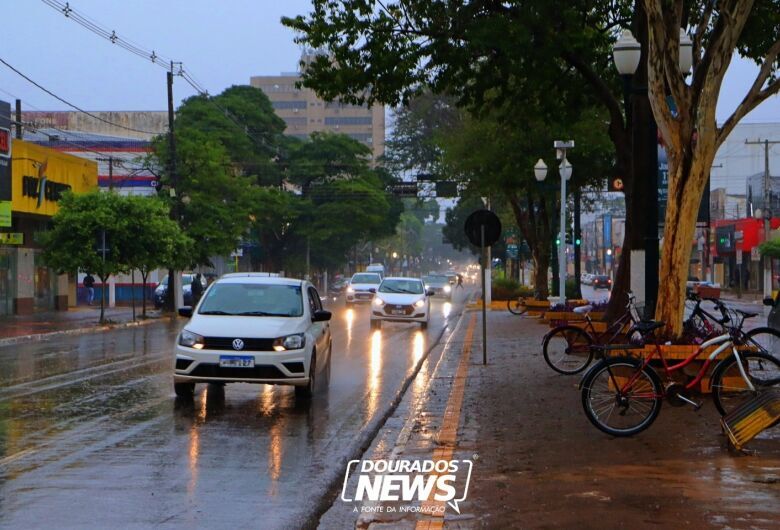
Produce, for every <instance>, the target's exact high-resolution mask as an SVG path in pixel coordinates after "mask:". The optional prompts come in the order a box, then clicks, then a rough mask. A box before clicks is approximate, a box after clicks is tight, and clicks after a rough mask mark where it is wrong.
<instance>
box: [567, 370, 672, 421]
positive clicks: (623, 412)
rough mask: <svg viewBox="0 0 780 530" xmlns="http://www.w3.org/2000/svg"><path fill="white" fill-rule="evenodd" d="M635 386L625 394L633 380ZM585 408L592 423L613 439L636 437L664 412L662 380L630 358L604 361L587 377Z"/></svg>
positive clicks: (583, 398)
mask: <svg viewBox="0 0 780 530" xmlns="http://www.w3.org/2000/svg"><path fill="white" fill-rule="evenodd" d="M634 377H636V379H635V381H634V383H633V384H632V385H631V386H630V387H629V388H627V389H626V390H625V391H623V392H621V387H623V386H624V385H625V384H626V383H627V382H628V381H629V380H630V379H631V378H634ZM581 393H582V407H583V409H584V410H585V415H586V416H587V417H588V419H589V420H590V422H591V423H592V424H593V425H595V426H596V427H597V428H598V429H599V430H601V431H603V432H605V433H607V434H611V435H612V436H632V435H634V434H637V433H639V432H642V431H643V430H645V429H647V428H648V427H649V426H650V425H651V424H652V423H653V422H654V421H655V418H656V417H657V416H658V413H659V412H660V411H661V402H662V397H661V396H662V392H661V380H660V378H659V377H658V375H657V374H656V373H655V372H654V371H653V370H652V369H651V368H647V367H642V363H641V362H640V361H638V360H636V359H632V358H630V357H614V358H612V359H602V360H601V361H599V362H598V363H596V364H595V365H593V368H591V369H590V371H589V372H588V373H587V374H586V375H585V379H584V380H583V381H582V385H581Z"/></svg>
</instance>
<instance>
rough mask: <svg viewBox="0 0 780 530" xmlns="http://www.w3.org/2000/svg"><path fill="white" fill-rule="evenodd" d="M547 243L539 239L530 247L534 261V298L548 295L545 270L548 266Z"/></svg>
mask: <svg viewBox="0 0 780 530" xmlns="http://www.w3.org/2000/svg"><path fill="white" fill-rule="evenodd" d="M548 247H549V244H548V243H547V242H546V241H540V242H538V243H537V244H536V245H534V246H533V247H532V248H531V259H532V261H533V262H534V298H536V299H537V300H547V297H548V296H549V295H550V292H549V286H548V283H547V270H548V269H549V267H550V252H549V250H548Z"/></svg>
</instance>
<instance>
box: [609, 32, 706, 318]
mask: <svg viewBox="0 0 780 530" xmlns="http://www.w3.org/2000/svg"><path fill="white" fill-rule="evenodd" d="M612 57H613V59H614V62H615V67H616V68H617V71H618V73H619V74H620V76H621V77H622V78H623V89H624V105H625V113H626V123H627V126H628V127H630V128H631V132H632V147H631V149H632V157H631V158H632V161H633V181H634V190H635V191H634V192H635V193H636V192H637V191H639V190H641V197H642V199H643V201H642V205H643V207H642V217H643V218H644V221H645V224H644V227H643V233H644V242H645V248H644V271H645V281H644V299H645V309H646V312H647V313H648V314H652V313H654V312H655V306H656V303H657V298H658V279H659V278H658V276H659V274H658V262H659V253H658V245H659V239H658V224H659V216H658V128H657V125H656V122H655V118H654V116H653V112H652V109H651V108H650V100H649V97H648V88H647V67H646V65H647V57H646V54H645V57H644V58H643V57H642V46H641V45H640V43H639V42H638V41H637V40H636V39H635V38H634V36H633V35H632V34H631V32H630V31H629V30H627V29H625V30H623V33H622V35H621V36H620V38H619V39H618V40H617V42H615V45H614V47H613V51H612ZM642 59H644V61H641V60H642ZM640 61H641V62H642V63H643V65H642V68H641V69H640V68H639V66H640ZM692 64H693V42H692V41H691V39H690V38H689V37H688V35H687V34H686V33H685V31H684V30H682V29H680V55H679V68H680V72H681V73H682V74H684V75H685V74H687V72H688V71H689V70H690V69H691V66H692ZM635 74H636V75H635ZM632 98H633V105H634V106H635V108H636V110H637V111H638V112H631V108H630V105H629V100H630V99H632ZM642 117H644V118H645V123H644V124H643V126H642V127H638V126H635V125H636V124H635V123H634V118H637V119H638V120H639V119H642ZM638 120H637V121H638ZM632 267H633V265H632ZM632 276H634V275H633V274H632ZM637 287H638V286H632V291H634V292H635V293H636V292H638V291H639V289H637Z"/></svg>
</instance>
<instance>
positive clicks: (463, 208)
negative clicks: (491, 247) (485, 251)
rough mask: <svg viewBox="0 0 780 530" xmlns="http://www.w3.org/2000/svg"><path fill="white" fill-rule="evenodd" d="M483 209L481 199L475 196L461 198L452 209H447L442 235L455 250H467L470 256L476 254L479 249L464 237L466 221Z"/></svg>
mask: <svg viewBox="0 0 780 530" xmlns="http://www.w3.org/2000/svg"><path fill="white" fill-rule="evenodd" d="M484 207H485V205H484V203H483V202H482V199H481V198H479V197H475V196H473V195H472V196H467V197H464V198H462V199H461V200H459V201H458V202H457V204H455V206H454V207H453V208H447V211H446V213H445V214H444V219H445V222H446V225H445V226H444V229H443V230H442V234H443V235H444V237H445V238H446V239H447V241H449V242H450V243H451V244H452V246H453V247H454V248H455V249H456V250H469V251H470V252H471V253H472V254H478V253H479V248H478V247H475V246H474V245H472V244H471V242H469V240H468V238H467V237H466V232H465V227H466V219H467V218H468V216H469V215H471V214H472V213H473V212H475V211H477V210H481V209H483V208H484Z"/></svg>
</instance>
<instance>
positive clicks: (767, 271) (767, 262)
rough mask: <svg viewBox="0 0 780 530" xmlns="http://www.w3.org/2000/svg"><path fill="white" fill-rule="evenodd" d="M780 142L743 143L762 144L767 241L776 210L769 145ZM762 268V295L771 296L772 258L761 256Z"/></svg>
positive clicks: (748, 141)
mask: <svg viewBox="0 0 780 530" xmlns="http://www.w3.org/2000/svg"><path fill="white" fill-rule="evenodd" d="M775 144H780V140H766V139H765V140H763V141H762V140H754V141H750V140H745V145H763V146H764V204H763V206H764V208H763V212H762V213H763V219H764V241H769V232H770V231H771V228H772V226H771V222H770V220H771V219H772V215H773V214H774V213H776V212H773V211H772V200H771V199H772V185H771V182H770V175H769V146H770V145H775ZM761 261H762V262H763V270H764V281H763V284H764V297H767V296H772V260H771V259H770V258H766V257H764V256H761Z"/></svg>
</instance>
